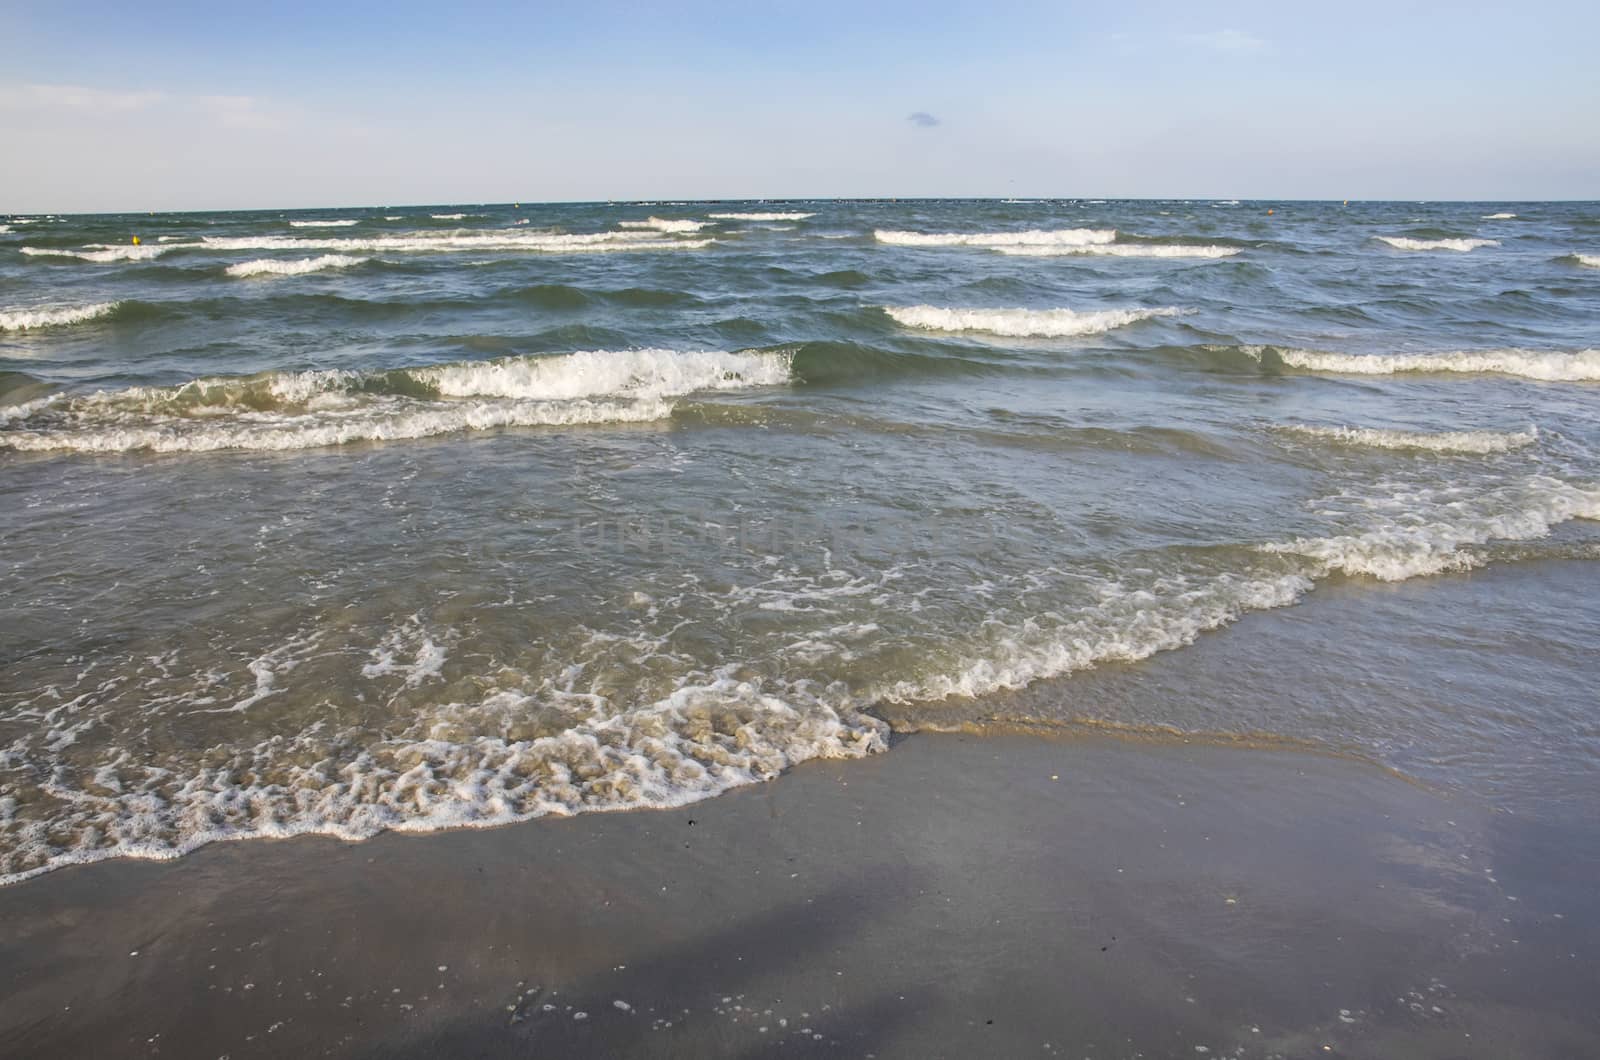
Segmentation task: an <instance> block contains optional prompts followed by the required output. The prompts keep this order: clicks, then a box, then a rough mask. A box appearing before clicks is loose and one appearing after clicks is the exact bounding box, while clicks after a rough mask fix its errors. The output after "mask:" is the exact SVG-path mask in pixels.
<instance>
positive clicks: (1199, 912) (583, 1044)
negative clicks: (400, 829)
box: [0, 735, 1600, 1058]
mask: <svg viewBox="0 0 1600 1060" xmlns="http://www.w3.org/2000/svg"><path fill="white" fill-rule="evenodd" d="M1597 873H1600V840H1597V836H1596V830H1595V829H1593V828H1586V827H1585V826H1582V825H1577V824H1574V825H1572V826H1563V827H1559V828H1558V827H1552V826H1550V825H1541V824H1534V823H1531V822H1527V821H1524V820H1522V819H1520V818H1517V817H1515V816H1513V815H1509V814H1505V813H1502V812H1495V811H1493V810H1492V809H1490V808H1489V807H1487V806H1484V805H1479V804H1475V803H1473V802H1472V801H1471V800H1469V799H1466V798H1464V797H1461V796H1446V795H1443V794H1440V793H1436V792H1431V791H1428V790H1426V789H1424V788H1421V787H1419V786H1417V785H1415V784H1412V783H1409V782H1407V781H1405V780H1403V779H1400V778H1398V777H1396V776H1394V775H1392V774H1389V773H1386V772H1384V771H1381V770H1379V769H1377V768H1375V767H1373V766H1371V765H1368V764H1366V763H1363V762H1359V761H1353V760H1348V759H1341V758H1336V757H1330V756H1325V755H1317V754H1308V753H1303V752H1297V751H1287V750H1263V749H1259V748H1237V747H1220V746H1203V745H1183V744H1150V743H1128V742H1122V741H1117V740H1111V739H1106V738H1084V739H1040V738H1038V737H1037V736H1006V735H999V736H935V735H921V736H914V737H910V738H907V739H905V740H902V741H900V742H899V743H898V744H897V745H896V747H895V748H894V749H893V750H892V751H891V752H890V753H889V754H886V755H881V756H876V757H874V758H872V759H869V760H867V761H864V762H840V763H831V762H822V763H810V764H807V765H805V766H802V767H800V768H798V769H796V770H794V771H792V772H791V773H790V774H789V775H787V776H785V777H783V778H782V779H780V780H779V781H777V782H775V783H771V784H767V785H763V786H759V787H753V788H747V789H741V790H738V791H735V792H733V793H731V794H729V795H726V796H724V797H722V798H719V799H715V800H712V801H710V802H705V803H700V804H697V805H694V806H691V807H687V808H684V809H681V810H674V811H660V812H635V813H626V814H590V815H583V816H579V817H575V818H569V819H559V820H552V819H546V820H539V821H532V822H528V823H526V824H522V825H516V826H511V827H506V828H499V829H493V830H484V831H467V832H454V833H448V834H438V835H430V836H403V835H386V836H382V837H379V838H377V839H375V840H372V841H370V842H366V843H360V844H345V843H341V842H338V841H334V840H327V839H319V838H301V839H293V840H285V841H264V840H257V841H251V842H247V843H234V844H218V845H214V846H212V847H209V848H206V849H204V850H201V851H199V852H198V853H196V854H194V855H191V856H189V857H187V858H184V859H181V860H178V861H173V862H162V863H151V862H144V863H140V862H106V863H101V864H97V865H91V866H84V867H80V868H73V869H67V870H63V871H59V872H56V873H52V874H49V875H47V876H45V877H41V878H38V879H35V880H32V881H28V882H25V883H23V884H20V885H17V886H13V887H10V888H7V889H5V890H4V891H0V969H3V971H0V1054H4V1055H8V1056H30V1057H49V1056H89V1055H107V1056H109V1055H117V1056H174V1057H190V1056H194V1057H217V1056H224V1055H226V1056H229V1057H233V1058H238V1057H248V1056H307V1055H319V1056H320V1055H332V1056H366V1055H372V1056H378V1055H382V1056H394V1055H410V1056H513V1055H515V1056H528V1055H543V1056H605V1055H641V1056H684V1057H688V1056H701V1055H731V1056H766V1055H774V1056H789V1055H793V1056H811V1055H817V1056H821V1055H826V1056H835V1055H837V1056H874V1055H875V1056H879V1057H893V1056H904V1057H923V1056H952V1057H955V1056H971V1055H991V1056H1047V1057H1048V1056H1072V1057H1084V1056H1088V1057H1131V1056H1191V1057H1193V1056H1204V1055H1207V1054H1208V1053H1209V1054H1210V1055H1219V1056H1220V1055H1230V1056H1231V1055H1240V1056H1275V1055H1276V1056H1312V1055H1316V1056H1330V1055H1332V1056H1380V1055H1381V1056H1399V1055H1404V1056H1414V1057H1473V1056H1485V1057H1487V1056H1507V1055H1517V1056H1552V1057H1555V1056H1578V1055H1594V1054H1596V1053H1597V1052H1600V1018H1597V1017H1596V1015H1595V1013H1594V1010H1593V1007H1592V1004H1591V1002H1592V998H1591V996H1590V988H1591V987H1592V985H1593V983H1594V982H1595V973H1596V968H1597V961H1596V958H1597V954H1600V945H1597V944H1600V902H1597V900H1596V893H1595V889H1594V887H1593V881H1594V880H1595V879H1596V878H1597ZM580 1013H581V1014H582V1015H580Z"/></svg>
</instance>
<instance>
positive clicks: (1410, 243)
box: [1373, 236, 1500, 253]
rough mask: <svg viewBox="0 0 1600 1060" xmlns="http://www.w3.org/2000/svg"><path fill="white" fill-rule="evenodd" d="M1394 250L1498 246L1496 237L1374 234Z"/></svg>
mask: <svg viewBox="0 0 1600 1060" xmlns="http://www.w3.org/2000/svg"><path fill="white" fill-rule="evenodd" d="M1373 238H1374V239H1378V240H1381V241H1382V242H1384V243H1387V244H1389V245H1390V246H1391V247H1393V248H1394V249H1396V250H1454V251H1459V252H1461V253H1465V252H1467V251H1469V250H1476V249H1477V248H1479V247H1498V246H1499V245H1500V241H1499V240H1498V239H1412V238H1410V237H1409V236H1374V237H1373Z"/></svg>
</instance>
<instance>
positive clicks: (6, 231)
mask: <svg viewBox="0 0 1600 1060" xmlns="http://www.w3.org/2000/svg"><path fill="white" fill-rule="evenodd" d="M10 234H11V226H10V225H0V236H5V235H10Z"/></svg>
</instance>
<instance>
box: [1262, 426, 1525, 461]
mask: <svg viewBox="0 0 1600 1060" xmlns="http://www.w3.org/2000/svg"><path fill="white" fill-rule="evenodd" d="M1278 429H1279V430H1281V431H1285V432H1287V433H1289V434H1296V435H1300V436H1301V437H1303V438H1313V439H1317V440H1320V441H1329V442H1337V443H1339V444H1342V445H1354V446H1364V447H1367V448H1371V449H1422V450H1426V451H1429V452H1434V453H1477V454H1482V455H1487V454H1490V453H1508V452H1510V451H1511V450H1513V449H1522V448H1524V447H1526V446H1530V445H1532V444H1534V443H1535V442H1537V441H1538V440H1539V429H1538V428H1537V427H1530V428H1529V429H1528V430H1526V431H1402V430H1390V429H1385V428H1377V427H1310V426H1302V425H1299V424H1288V425H1285V426H1282V427H1279V428H1278Z"/></svg>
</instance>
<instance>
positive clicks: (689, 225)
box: [617, 217, 710, 235]
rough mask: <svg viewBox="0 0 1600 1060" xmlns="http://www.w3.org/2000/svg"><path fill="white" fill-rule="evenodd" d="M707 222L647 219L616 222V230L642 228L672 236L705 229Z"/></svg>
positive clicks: (661, 218) (658, 218)
mask: <svg viewBox="0 0 1600 1060" xmlns="http://www.w3.org/2000/svg"><path fill="white" fill-rule="evenodd" d="M709 224H710V222H709V221H687V220H668V219H667V218H663V217H647V218H645V219H644V220H643V221H618V222H617V227H618V228H635V229H638V228H643V229H649V230H650V231H653V232H667V233H670V234H673V235H676V234H679V233H685V232H698V231H700V229H702V228H705V227H707V226H708V225H709Z"/></svg>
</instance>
